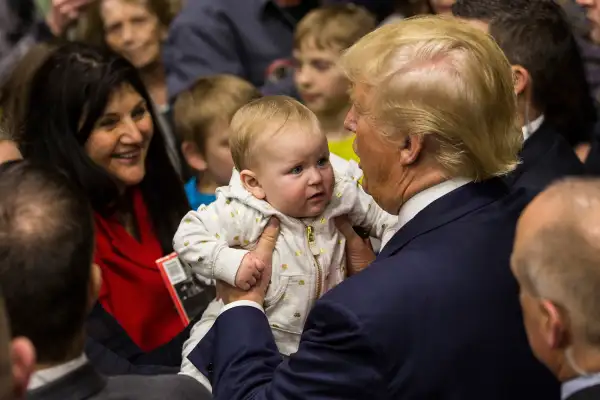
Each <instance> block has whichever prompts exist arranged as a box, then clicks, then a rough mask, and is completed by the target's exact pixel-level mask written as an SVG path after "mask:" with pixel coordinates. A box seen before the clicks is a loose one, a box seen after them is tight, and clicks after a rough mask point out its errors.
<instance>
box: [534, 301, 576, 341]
mask: <svg viewBox="0 0 600 400" xmlns="http://www.w3.org/2000/svg"><path fill="white" fill-rule="evenodd" d="M539 307H540V312H541V315H542V324H543V327H542V331H543V336H544V340H545V342H546V344H547V345H548V347H549V348H551V349H566V348H567V347H569V346H570V338H569V332H568V321H567V317H566V316H564V315H562V313H561V311H560V309H559V308H558V307H557V306H556V305H555V304H554V303H552V302H551V301H550V300H545V299H543V300H540V303H539Z"/></svg>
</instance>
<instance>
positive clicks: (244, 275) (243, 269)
mask: <svg viewBox="0 0 600 400" xmlns="http://www.w3.org/2000/svg"><path fill="white" fill-rule="evenodd" d="M264 269H265V263H264V261H262V260H261V259H260V258H258V256H257V255H256V254H254V253H253V252H249V253H247V254H246V255H245V256H244V258H242V262H241V264H240V267H239V268H238V271H237V273H236V274H235V286H236V287H238V288H240V289H244V290H249V289H250V288H251V287H253V286H255V285H256V282H258V280H259V279H260V277H261V276H262V272H263V271H264Z"/></svg>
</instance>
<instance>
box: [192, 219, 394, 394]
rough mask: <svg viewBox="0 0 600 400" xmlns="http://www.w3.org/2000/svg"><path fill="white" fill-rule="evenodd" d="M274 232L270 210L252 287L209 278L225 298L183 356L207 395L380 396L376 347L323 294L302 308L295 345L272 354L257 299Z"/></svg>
mask: <svg viewBox="0 0 600 400" xmlns="http://www.w3.org/2000/svg"><path fill="white" fill-rule="evenodd" d="M278 235H279V224H278V221H277V220H275V219H274V218H272V219H271V220H270V222H269V224H267V226H266V228H265V229H264V231H263V233H262V235H261V237H260V239H259V241H258V243H257V246H256V250H255V253H256V254H257V255H258V256H259V257H260V258H261V259H262V260H263V261H264V262H265V265H266V269H265V271H264V273H263V276H262V277H261V279H260V280H259V283H258V284H257V285H256V286H255V287H253V288H252V289H250V290H248V291H244V290H240V289H238V288H235V287H232V286H230V285H227V284H224V283H222V282H217V293H218V294H219V296H220V297H221V299H222V300H223V302H224V303H225V304H226V306H225V307H224V308H223V310H222V311H221V314H220V315H219V316H218V317H217V319H216V322H215V324H214V325H213V327H212V328H211V329H210V331H209V332H208V333H207V335H206V336H205V337H204V339H203V340H202V341H201V342H200V344H199V345H198V346H197V347H196V348H195V349H194V350H193V351H192V352H191V353H190V355H189V356H188V359H189V360H190V361H191V362H192V363H193V364H194V365H195V366H196V368H198V370H200V372H202V373H203V374H204V375H205V376H207V377H208V378H209V379H210V381H211V384H212V388H213V393H214V394H215V398H222V399H229V400H237V399H256V400H258V399H286V400H294V399H298V400H300V399H314V398H319V399H349V400H352V399H361V400H362V399H365V398H370V399H376V398H384V397H385V393H382V391H384V390H385V388H386V384H385V381H386V378H385V377H384V373H383V371H381V370H380V369H379V368H378V367H377V366H378V365H383V364H384V362H383V361H382V360H385V358H384V357H383V354H382V352H381V351H378V350H377V348H376V344H374V343H371V342H370V340H369V337H370V335H369V334H368V332H365V331H364V329H363V327H362V325H361V323H360V321H358V319H357V318H356V316H355V315H353V314H352V313H351V312H349V311H348V310H347V309H346V308H344V307H343V306H341V305H340V304H339V303H337V302H335V301H329V300H327V296H326V297H325V298H322V299H320V300H318V301H317V303H316V305H315V307H314V308H313V310H312V311H311V312H310V314H309V315H308V319H307V322H306V325H305V329H304V333H303V334H302V338H301V341H300V347H299V349H298V352H297V353H295V354H293V355H292V356H291V357H289V358H286V359H285V360H284V359H283V357H282V356H281V355H280V354H279V351H278V350H277V346H276V344H275V340H274V338H273V334H272V332H271V327H270V326H269V322H268V320H267V318H266V316H265V314H264V311H263V309H262V306H261V305H262V304H263V303H264V298H265V293H266V290H267V287H268V285H269V281H270V278H271V272H272V265H271V261H272V254H273V250H274V248H275V243H276V242H277V237H278ZM329 297H331V296H329Z"/></svg>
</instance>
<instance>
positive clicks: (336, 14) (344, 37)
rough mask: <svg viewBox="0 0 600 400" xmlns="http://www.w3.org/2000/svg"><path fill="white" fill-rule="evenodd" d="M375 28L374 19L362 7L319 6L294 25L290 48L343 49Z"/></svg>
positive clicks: (349, 5)
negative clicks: (306, 46) (307, 45)
mask: <svg viewBox="0 0 600 400" xmlns="http://www.w3.org/2000/svg"><path fill="white" fill-rule="evenodd" d="M376 26H377V22H376V20H375V17H374V16H373V15H372V14H371V13H369V12H368V11H367V10H366V9H364V8H363V7H360V6H357V5H354V4H344V5H342V4H336V5H330V6H323V7H319V8H316V9H314V10H313V11H311V12H309V13H308V14H306V16H305V17H304V18H302V20H300V22H299V23H298V26H297V27H296V31H295V33H294V48H296V49H299V48H301V47H302V46H303V45H306V44H310V45H312V46H315V47H316V48H317V49H319V50H335V51H341V50H345V49H347V48H348V47H350V46H352V45H353V44H354V43H355V42H356V41H357V40H358V39H360V38H361V37H363V36H364V35H366V34H367V33H369V32H371V31H372V30H373V29H375V27H376Z"/></svg>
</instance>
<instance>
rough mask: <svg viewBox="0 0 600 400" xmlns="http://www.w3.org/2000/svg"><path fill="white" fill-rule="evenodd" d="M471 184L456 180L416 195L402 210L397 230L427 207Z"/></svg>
mask: <svg viewBox="0 0 600 400" xmlns="http://www.w3.org/2000/svg"><path fill="white" fill-rule="evenodd" d="M469 182H472V180H471V179H467V178H454V179H450V180H447V181H444V182H442V183H439V184H437V185H435V186H432V187H430V188H427V189H425V190H423V191H422V192H419V193H417V194H415V195H414V196H413V197H411V198H410V199H408V201H407V202H406V203H404V204H403V205H402V207H401V208H400V213H399V214H398V224H397V225H396V228H397V229H400V228H402V227H403V226H404V225H406V224H407V223H408V222H409V221H410V220H411V219H413V218H414V217H415V216H416V215H417V214H418V213H420V212H421V211H422V210H423V209H424V208H425V207H427V206H428V205H430V204H431V203H433V202H434V201H436V200H437V199H439V198H440V197H442V196H445V195H447V194H448V193H450V192H452V191H453V190H455V189H458V188H459V187H461V186H464V185H466V184H467V183H469Z"/></svg>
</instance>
